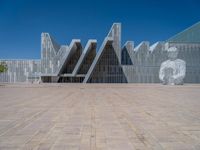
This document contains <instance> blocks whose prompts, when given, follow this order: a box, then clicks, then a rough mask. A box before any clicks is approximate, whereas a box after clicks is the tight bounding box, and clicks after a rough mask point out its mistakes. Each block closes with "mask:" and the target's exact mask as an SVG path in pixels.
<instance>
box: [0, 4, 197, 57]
mask: <svg viewBox="0 0 200 150" xmlns="http://www.w3.org/2000/svg"><path fill="white" fill-rule="evenodd" d="M198 21H200V1H199V0H0V58H1V59H8V58H12V59H14V58H17V59H20V58H24V59H31V58H32V59H39V58H40V36H41V33H42V32H49V33H50V34H51V35H52V36H53V37H54V38H55V40H56V41H57V42H58V43H59V44H69V43H70V42H71V39H72V38H80V39H81V41H82V44H83V46H85V44H86V42H87V40H88V39H91V38H95V39H97V40H98V46H100V45H101V42H102V41H103V39H104V37H105V36H106V35H107V33H108V31H109V29H110V27H111V26H112V23H113V22H121V23H122V45H123V44H124V42H125V41H127V40H133V41H134V42H135V43H136V44H138V43H140V42H141V41H150V42H151V44H153V43H154V42H156V41H162V40H166V39H168V38H170V37H171V36H173V35H174V34H176V33H178V32H180V31H182V30H183V29H185V28H187V27H189V26H191V25H193V24H194V23H196V22H198Z"/></svg>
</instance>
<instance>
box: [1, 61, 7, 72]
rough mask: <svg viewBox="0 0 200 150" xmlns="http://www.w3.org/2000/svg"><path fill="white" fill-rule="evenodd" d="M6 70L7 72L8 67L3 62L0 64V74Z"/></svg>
mask: <svg viewBox="0 0 200 150" xmlns="http://www.w3.org/2000/svg"><path fill="white" fill-rule="evenodd" d="M7 70H8V67H7V65H6V63H5V62H1V63H0V73H2V72H6V71H7Z"/></svg>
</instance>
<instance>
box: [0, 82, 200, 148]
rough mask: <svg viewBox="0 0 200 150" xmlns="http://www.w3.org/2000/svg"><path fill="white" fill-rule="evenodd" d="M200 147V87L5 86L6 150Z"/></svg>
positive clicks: (1, 94) (2, 127) (2, 122)
mask: <svg viewBox="0 0 200 150" xmlns="http://www.w3.org/2000/svg"><path fill="white" fill-rule="evenodd" d="M4 149H5V150H10V149H13V150H17V149H20V150H21V149H24V150H31V149H33V150H37V149H39V150H136V149H137V150H163V149H164V150H171V149H173V150H194V149H196V150H200V85H188V84H186V85H184V86H163V85H159V84H40V85H36V84H33V85H31V84H30V85H29V84H18V85H17V84H15V85H5V86H0V150H4Z"/></svg>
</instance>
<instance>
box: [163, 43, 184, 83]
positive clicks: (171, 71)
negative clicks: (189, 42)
mask: <svg viewBox="0 0 200 150" xmlns="http://www.w3.org/2000/svg"><path fill="white" fill-rule="evenodd" d="M167 52H168V58H169V59H168V60H166V61H164V62H163V63H162V64H161V66H160V72H159V78H160V80H161V81H162V83H163V84H165V85H166V84H167V85H182V84H183V79H184V77H185V72H186V62H185V61H184V60H181V59H177V56H178V49H177V48H176V47H170V48H168V50H167Z"/></svg>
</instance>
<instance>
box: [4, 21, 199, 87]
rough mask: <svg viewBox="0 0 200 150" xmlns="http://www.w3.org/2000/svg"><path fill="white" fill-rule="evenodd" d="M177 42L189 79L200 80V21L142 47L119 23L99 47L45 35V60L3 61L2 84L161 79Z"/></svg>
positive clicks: (144, 81) (131, 81)
mask: <svg viewBox="0 0 200 150" xmlns="http://www.w3.org/2000/svg"><path fill="white" fill-rule="evenodd" d="M171 46H175V47H177V48H178V49H179V56H178V58H180V59H183V60H185V61H186V64H187V66H186V77H185V79H184V82H186V83H200V22H199V23H197V24H195V25H193V26H191V27H190V28H188V29H186V30H184V31H183V32H180V33H179V34H177V35H175V36H173V37H172V38H170V39H168V40H166V41H163V42H156V43H155V44H153V45H150V43H149V42H147V41H143V42H141V43H140V44H139V45H138V46H136V47H135V46H134V42H133V41H127V42H126V43H125V44H124V46H122V47H121V24H120V23H114V24H113V26H112V27H111V29H110V31H109V33H108V35H107V36H106V37H105V39H104V41H103V43H102V44H101V46H100V48H99V50H97V41H96V40H94V39H90V40H89V41H88V42H87V44H86V46H85V47H83V46H82V45H81V41H80V40H79V39H73V40H72V41H71V43H70V44H69V45H59V44H57V43H56V41H55V40H54V39H53V38H52V37H51V36H50V35H49V34H48V33H42V35H41V60H0V62H5V63H6V64H7V66H8V71H7V72H5V73H0V82H10V83H13V82H37V81H39V80H40V81H42V82H55V83H57V82H58V83H61V82H70V83H71V82H72V83H159V82H160V81H159V77H158V76H159V68H160V65H161V63H162V62H163V61H165V60H166V59H167V51H166V49H167V48H168V47H171Z"/></svg>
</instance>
